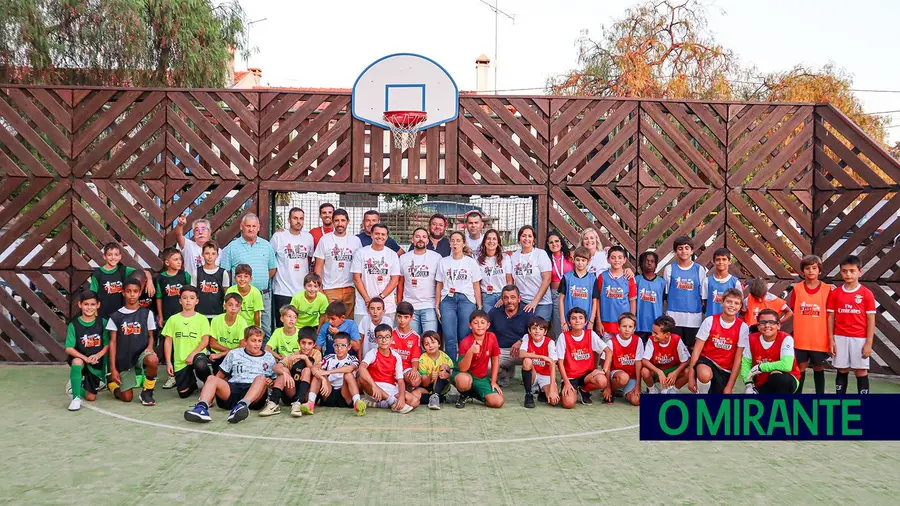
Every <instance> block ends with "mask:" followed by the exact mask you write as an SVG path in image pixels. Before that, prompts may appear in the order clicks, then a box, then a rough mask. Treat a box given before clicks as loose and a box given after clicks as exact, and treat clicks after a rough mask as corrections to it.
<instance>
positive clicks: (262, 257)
mask: <svg viewBox="0 0 900 506" xmlns="http://www.w3.org/2000/svg"><path fill="white" fill-rule="evenodd" d="M240 264H247V265H249V266H250V268H251V269H253V275H252V276H253V278H252V280H251V281H250V284H251V285H253V286H255V287H256V288H258V289H259V291H260V292H261V293H262V297H263V310H262V314H261V315H260V323H262V326H263V331H265V334H266V336H265V341H268V340H269V336H271V335H272V292H271V291H270V290H269V283H270V281H271V279H272V276H274V275H275V269H276V267H277V263H276V261H275V250H273V249H272V245H271V244H269V241H267V240H265V239H263V238H262V237H259V218H257V216H256V215H255V214H253V213H247V214H245V215H244V217H243V218H241V236H240V237H238V238H236V239H235V240H233V241H231V242H230V243H229V244H228V246H226V247H225V251H224V252H223V253H222V256H221V259H220V265H221V266H222V268H224V269H227V270H228V271H229V273H230V274H231V279H234V268H235V267H237V266H238V265H240ZM288 302H290V301H288ZM263 346H265V344H263Z"/></svg>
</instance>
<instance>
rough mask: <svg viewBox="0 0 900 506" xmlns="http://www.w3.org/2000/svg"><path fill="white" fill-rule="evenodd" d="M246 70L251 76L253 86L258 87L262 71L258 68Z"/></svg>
mask: <svg viewBox="0 0 900 506" xmlns="http://www.w3.org/2000/svg"><path fill="white" fill-rule="evenodd" d="M247 70H248V71H249V72H250V74H252V75H253V86H259V85H260V84H261V83H262V69H261V68H259V67H248V68H247Z"/></svg>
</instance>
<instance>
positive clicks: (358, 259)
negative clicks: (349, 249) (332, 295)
mask: <svg viewBox="0 0 900 506" xmlns="http://www.w3.org/2000/svg"><path fill="white" fill-rule="evenodd" d="M350 272H352V273H354V274H362V282H363V285H364V286H365V287H366V291H367V292H369V298H372V297H377V296H378V295H379V294H380V293H382V292H384V291H385V289H386V288H387V286H388V284H389V283H390V282H391V276H399V275H400V257H398V256H397V253H395V252H394V250H392V249H390V248H388V247H387V246H385V247H383V248H382V249H381V251H375V250H374V249H372V246H364V247H362V248H360V249H358V250H357V251H356V253H354V254H353V266H352V267H351V269H350ZM355 312H356V314H365V313H366V301H365V300H363V298H362V295H360V293H359V291H357V292H356V306H355ZM384 312H385V313H387V314H393V313H396V312H397V298H396V297H395V296H394V293H393V292H391V293H390V294H388V296H387V297H385V299H384Z"/></svg>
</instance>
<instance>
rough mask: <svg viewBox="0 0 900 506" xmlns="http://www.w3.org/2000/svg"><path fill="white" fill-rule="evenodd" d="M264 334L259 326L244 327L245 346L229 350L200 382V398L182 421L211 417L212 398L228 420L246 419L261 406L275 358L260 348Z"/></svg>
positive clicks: (272, 375)
mask: <svg viewBox="0 0 900 506" xmlns="http://www.w3.org/2000/svg"><path fill="white" fill-rule="evenodd" d="M263 335H264V334H263V329H261V328H260V327H255V326H254V327H248V328H247V337H246V338H245V340H246V342H247V346H246V347H244V348H236V349H234V350H231V351H230V352H228V355H226V356H225V360H224V361H223V362H222V368H221V370H219V372H218V373H216V375H215V376H210V377H209V379H207V380H206V383H204V384H203V389H202V390H201V391H200V401H199V402H198V403H197V404H195V405H194V407H193V408H191V409H189V410H187V411H185V412H184V419H185V420H187V421H189V422H198V423H206V422H209V421H210V420H212V418H211V417H210V416H209V407H210V405H211V404H212V402H213V400H215V401H216V404H218V406H219V407H220V408H222V409H229V410H231V411H230V412H229V413H228V423H238V422H240V421H242V420H245V419H246V418H247V416H248V415H249V414H250V410H251V409H260V408H261V407H262V406H263V403H264V402H265V399H266V389H267V388H268V387H269V385H271V384H272V380H273V379H274V378H275V369H274V368H275V357H273V356H272V354H271V353H268V352H266V351H265V350H263V349H262V346H263ZM226 375H227V377H228V379H227V380H226Z"/></svg>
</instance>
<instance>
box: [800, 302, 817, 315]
mask: <svg viewBox="0 0 900 506" xmlns="http://www.w3.org/2000/svg"><path fill="white" fill-rule="evenodd" d="M800 314H801V315H803V316H821V314H822V308H821V307H819V305H818V304H814V303H807V302H801V303H800Z"/></svg>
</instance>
